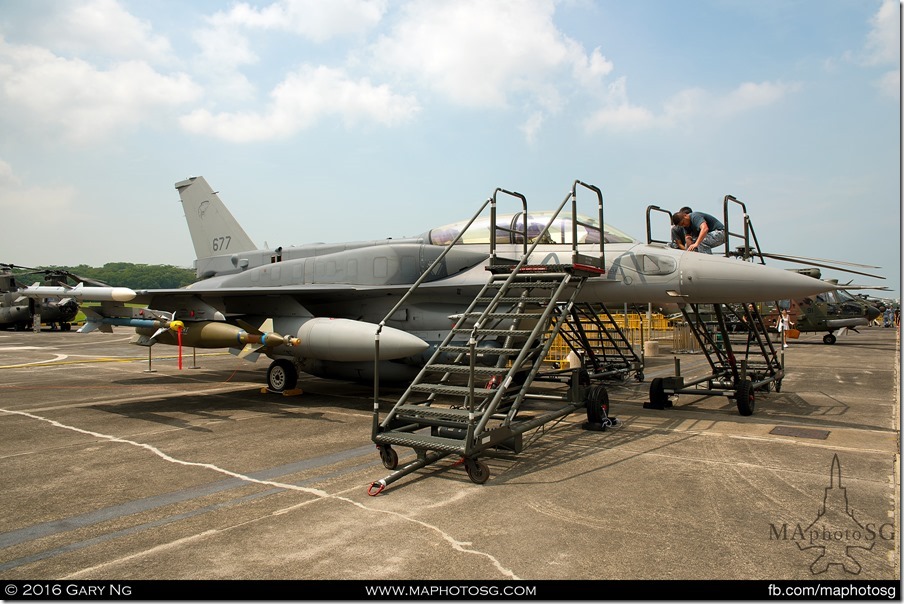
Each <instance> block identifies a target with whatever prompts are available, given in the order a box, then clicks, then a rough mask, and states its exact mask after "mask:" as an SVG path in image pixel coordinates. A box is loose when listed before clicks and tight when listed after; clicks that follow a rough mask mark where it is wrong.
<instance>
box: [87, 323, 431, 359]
mask: <svg viewBox="0 0 904 604" xmlns="http://www.w3.org/2000/svg"><path fill="white" fill-rule="evenodd" d="M100 322H102V323H106V324H110V325H123V326H129V327H136V330H135V331H136V332H137V333H138V334H140V335H143V336H147V337H152V338H154V340H156V341H157V342H159V343H161V344H170V345H177V344H178V335H177V333H176V332H175V331H174V330H173V327H172V326H169V329H165V330H161V329H162V328H166V327H167V325H168V323H181V322H179V321H173V322H167V321H159V320H156V321H155V320H148V319H130V318H117V317H103V318H102V319H101V320H100ZM376 331H377V325H375V324H373V323H367V322H364V321H352V320H351V319H332V318H326V317H315V318H312V319H309V320H307V321H305V322H304V323H303V324H302V325H301V327H299V329H298V333H297V337H293V336H288V335H280V334H278V333H274V332H264V333H252V332H249V331H246V330H244V329H242V328H241V327H238V326H236V325H232V324H230V323H224V322H222V321H198V322H186V323H185V327H184V329H183V330H182V345H183V346H190V347H194V348H237V347H239V346H247V345H256V346H257V348H256V350H253V352H258V351H260V350H262V349H264V348H267V349H274V348H277V347H278V346H283V345H285V346H288V347H290V348H291V350H290V351H289V352H290V353H291V354H293V355H295V356H298V357H307V358H312V359H319V360H322V361H340V362H354V361H373V360H374V349H375V346H374V334H375V333H376ZM428 346H429V344H427V342H425V341H423V340H422V339H420V338H419V337H417V336H414V335H411V334H409V333H407V332H405V331H402V330H400V329H395V328H392V327H384V328H383V331H382V333H381V336H380V360H384V361H386V360H392V359H401V358H405V357H408V356H412V355H415V354H418V353H420V352H423V351H424V350H425V349H427V348H428ZM249 352H252V350H247V349H246V350H244V351H243V354H242V355H240V356H246V355H247V354H248V353H249Z"/></svg>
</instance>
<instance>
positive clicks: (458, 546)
mask: <svg viewBox="0 0 904 604" xmlns="http://www.w3.org/2000/svg"><path fill="white" fill-rule="evenodd" d="M0 412H3V413H6V414H9V415H19V416H23V417H28V418H31V419H35V420H38V421H42V422H46V423H49V424H50V425H52V426H55V427H57V428H63V429H64V430H71V431H73V432H78V433H80V434H85V435H88V436H92V437H94V438H99V439H103V440H107V441H110V442H115V443H122V444H126V445H132V446H134V447H138V448H141V449H145V450H146V451H150V452H151V453H153V454H154V455H156V456H158V457H159V458H160V459H163V460H164V461H168V462H171V463H175V464H178V465H182V466H189V467H196V468H203V469H207V470H212V471H214V472H219V473H221V474H224V475H226V476H230V477H232V478H237V479H239V480H241V481H245V482H250V483H254V484H260V485H265V486H272V487H277V488H280V489H286V490H290V491H296V492H299V493H305V494H308V495H313V496H314V497H316V498H317V499H315V500H313V501H321V500H327V499H332V500H337V501H343V502H345V503H349V504H351V505H353V506H355V507H357V508H360V509H362V510H364V511H367V512H372V513H377V514H385V515H387V516H394V517H396V518H398V519H400V520H403V521H405V522H410V523H413V524H417V525H419V526H422V527H424V528H426V529H428V530H430V531H433V532H435V533H437V534H438V535H439V536H440V537H441V538H442V539H443V540H444V541H446V542H447V543H448V544H449V545H450V546H451V547H452V548H453V549H455V550H457V551H459V552H462V553H465V554H473V555H475V556H481V557H484V558H486V559H488V560H489V561H490V562H492V564H493V565H494V566H495V567H496V569H497V570H499V572H501V573H502V574H504V575H506V576H507V577H509V578H510V579H514V580H519V579H520V577H518V576H517V575H516V574H515V573H514V572H513V571H512V570H510V569H507V568H505V567H504V566H502V563H501V562H500V561H499V560H498V559H497V558H496V557H495V556H493V555H492V554H489V553H486V552H481V551H478V550H475V549H471V548H470V547H469V546H470V545H471V542H469V541H459V540H457V539H455V538H454V537H453V536H452V535H450V534H449V533H447V532H445V531H444V530H442V529H441V528H439V527H437V526H434V525H432V524H429V523H427V522H424V521H422V520H418V519H416V518H411V517H409V516H405V515H404V514H401V513H399V512H394V511H392V510H380V509H375V508H371V507H368V506H366V505H364V504H363V503H359V502H357V501H354V500H353V499H349V498H347V497H342V496H339V495H335V494H330V493H327V492H326V491H323V490H321V489H312V488H309V487H302V486H299V485H293V484H287V483H283V482H276V481H272V480H260V479H257V478H253V477H251V476H248V475H246V474H239V473H237V472H233V471H231V470H227V469H224V468H221V467H219V466H216V465H214V464H209V463H201V462H196V461H185V460H182V459H176V458H175V457H172V456H170V455H167V454H166V453H164V452H163V451H161V450H160V449H158V448H157V447H154V446H152V445H149V444H146V443H139V442H135V441H132V440H128V439H125V438H119V437H117V436H111V435H109V434H101V433H100V432H93V431H91V430H84V429H82V428H76V427H75V426H69V425H67V424H63V423H60V422H58V421H56V420H52V419H48V418H46V417H41V416H40V415H34V414H32V413H25V412H22V411H12V410H9V409H0ZM309 503H312V502H311V501H307V502H304V503H302V504H299V505H297V506H292V508H290V509H293V508H297V507H301V506H303V505H307V504H309ZM207 534H208V533H204V535H205V536H206V535H207ZM211 534H212V533H211ZM116 562H118V561H111V562H108V563H105V564H104V565H100V566H96V567H94V568H93V569H86V570H92V571H93V570H98V569H99V568H101V567H103V566H108V565H112V564H116ZM82 572H84V571H82Z"/></svg>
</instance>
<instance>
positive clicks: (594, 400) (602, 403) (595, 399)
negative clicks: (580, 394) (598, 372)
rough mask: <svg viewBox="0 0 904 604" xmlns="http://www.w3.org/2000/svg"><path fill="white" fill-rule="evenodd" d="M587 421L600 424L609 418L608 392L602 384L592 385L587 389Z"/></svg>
mask: <svg viewBox="0 0 904 604" xmlns="http://www.w3.org/2000/svg"><path fill="white" fill-rule="evenodd" d="M585 404H586V406H587V421H588V422H589V423H591V424H602V423H603V420H606V419H608V418H609V392H608V391H607V390H606V387H605V386H603V385H602V384H597V385H596V386H592V387H591V388H590V390H588V391H587V399H586V402H585Z"/></svg>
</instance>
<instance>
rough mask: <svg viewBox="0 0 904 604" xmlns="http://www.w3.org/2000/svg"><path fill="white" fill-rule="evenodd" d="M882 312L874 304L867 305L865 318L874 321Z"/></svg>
mask: <svg viewBox="0 0 904 604" xmlns="http://www.w3.org/2000/svg"><path fill="white" fill-rule="evenodd" d="M881 314H882V312H881V311H880V310H879V309H878V308H876V307H875V306H867V307H866V318H867V319H868V320H870V321H875V320H876V319H878V318H879V315H881Z"/></svg>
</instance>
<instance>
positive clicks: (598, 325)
mask: <svg viewBox="0 0 904 604" xmlns="http://www.w3.org/2000/svg"><path fill="white" fill-rule="evenodd" d="M561 336H562V339H563V340H565V342H566V343H567V344H568V347H569V348H570V349H571V350H574V351H578V354H579V355H580V356H581V359H582V362H583V364H584V367H585V369H586V370H587V371H588V372H589V374H590V378H591V379H611V378H622V379H624V378H626V377H627V376H628V374H629V373H631V372H634V376H635V378H636V379H637V381H639V382H642V381H643V377H644V376H643V360H642V359H641V358H640V356H639V355H638V354H637V352H636V351H635V350H634V346H633V345H632V344H631V342H630V341H629V340H628V338H627V336H626V335H625V333H624V331H623V330H622V329H621V327H619V325H618V322H617V321H616V320H615V318H614V317H613V316H612V313H611V312H609V309H608V308H607V307H606V306H605V305H604V304H599V303H590V302H582V303H577V304H574V305H572V307H571V312H570V313H569V315H568V318H567V322H566V323H565V325H564V326H563V328H562V331H561Z"/></svg>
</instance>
